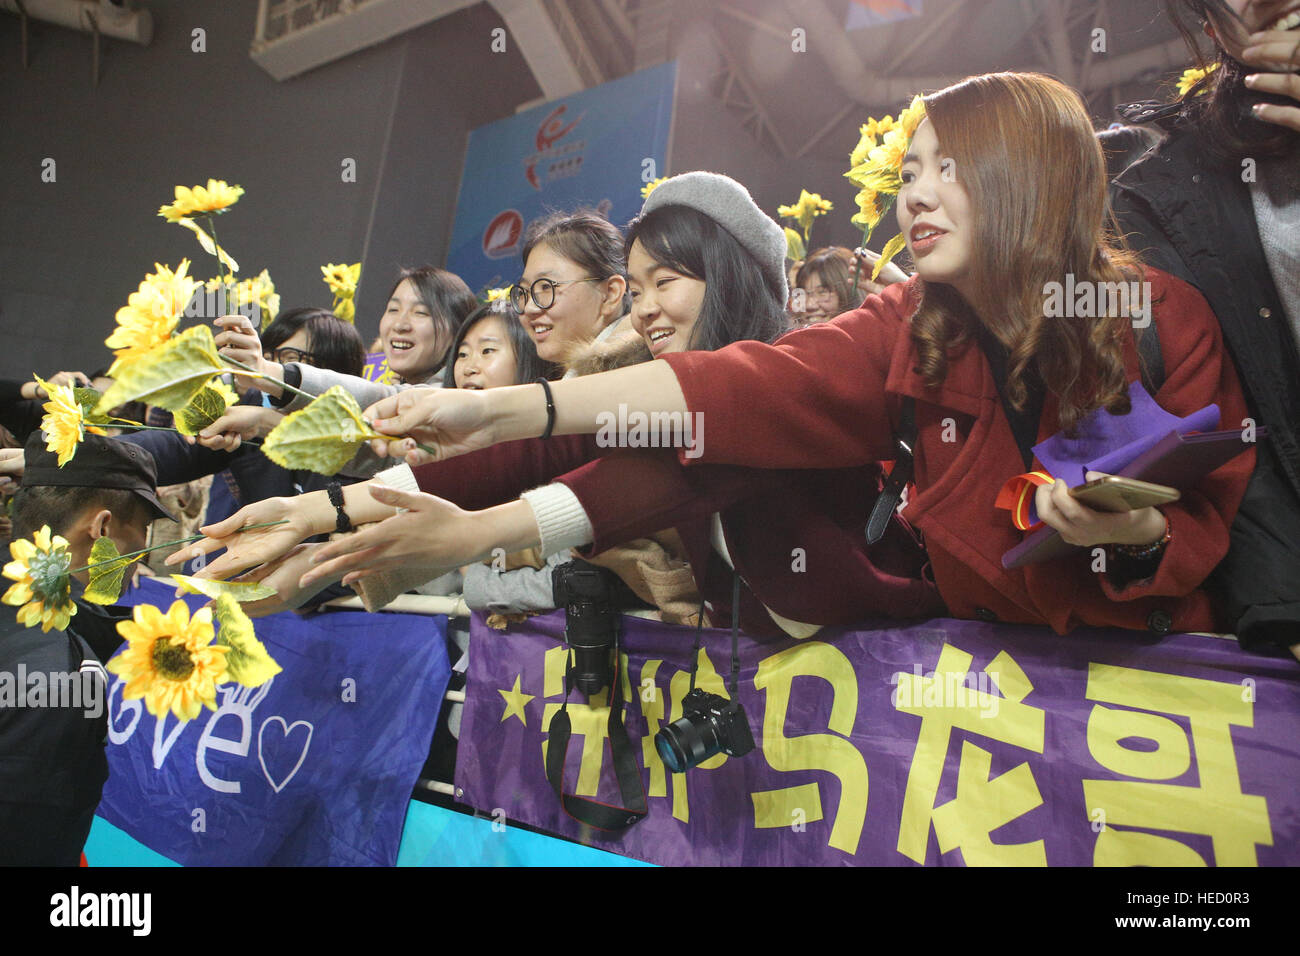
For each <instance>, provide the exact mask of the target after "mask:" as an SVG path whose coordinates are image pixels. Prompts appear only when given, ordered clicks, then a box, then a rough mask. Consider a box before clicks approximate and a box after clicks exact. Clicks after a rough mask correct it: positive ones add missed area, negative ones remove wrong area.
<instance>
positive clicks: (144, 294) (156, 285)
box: [104, 259, 198, 376]
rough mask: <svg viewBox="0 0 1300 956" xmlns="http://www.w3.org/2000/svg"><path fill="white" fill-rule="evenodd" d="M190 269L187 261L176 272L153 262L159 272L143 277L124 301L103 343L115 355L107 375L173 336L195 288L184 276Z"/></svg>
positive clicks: (192, 281)
mask: <svg viewBox="0 0 1300 956" xmlns="http://www.w3.org/2000/svg"><path fill="white" fill-rule="evenodd" d="M189 267H190V260H189V259H182V260H181V264H180V265H179V266H177V268H176V271H175V272H173V271H172V270H171V269H169V268H168V267H167V266H164V265H161V264H159V263H154V268H155V269H157V270H158V271H157V272H151V273H149V274H148V275H146V276H145V277H144V281H143V282H141V283H140V287H139V288H138V289H137V290H136V291H135V292H132V293H131V295H130V297H129V298H128V299H127V304H126V305H124V306H123V307H122V308H120V309H118V310H117V316H116V318H117V328H116V329H114V330H113V334H112V335H110V336H109V337H108V338H107V339H105V340H104V344H105V345H107V346H108V347H109V348H111V349H112V350H113V354H114V355H115V356H117V357H116V359H115V360H114V361H113V366H112V368H110V369H109V370H108V374H109V375H110V376H111V375H116V373H117V372H118V371H119V370H120V369H121V368H122V366H124V365H129V364H131V363H132V362H134V361H136V360H137V359H140V358H143V357H144V356H146V355H148V354H149V353H150V352H152V351H153V350H154V349H156V348H158V347H159V346H161V345H163V344H165V343H166V342H167V340H168V339H170V338H171V337H172V332H174V331H175V330H176V324H177V323H178V322H179V321H180V318H181V315H182V314H184V312H185V309H186V307H187V306H189V304H190V299H191V298H193V296H194V289H195V288H196V287H197V286H198V283H197V282H195V281H194V280H193V279H192V278H190V277H189V276H188V275H187V274H186V273H187V272H188V271H189Z"/></svg>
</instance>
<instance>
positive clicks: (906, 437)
mask: <svg viewBox="0 0 1300 956" xmlns="http://www.w3.org/2000/svg"><path fill="white" fill-rule="evenodd" d="M898 425H899V428H898V434H897V435H896V436H895V437H894V446H895V448H896V449H897V452H896V454H895V455H894V470H893V471H891V472H890V473H889V477H888V478H886V479H885V487H884V488H882V489H881V491H880V494H878V495H877V496H876V503H875V505H873V506H872V508H871V514H870V516H869V517H868V518H867V528H866V536H867V544H875V543H876V542H877V541H879V540H880V539H881V537H882V536H883V535H884V533H885V529H886V528H887V527H889V521H890V519H891V518H893V517H894V512H895V511H897V510H898V505H899V503H900V502H901V501H902V500H903V489H904V488H905V487H907V483H908V482H909V481H911V480H912V466H913V465H914V464H915V462H914V461H913V453H912V449H913V448H915V447H916V399H914V398H912V396H910V395H906V396H904V397H903V407H902V410H901V411H900V413H899V422H898Z"/></svg>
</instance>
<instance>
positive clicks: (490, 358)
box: [452, 315, 518, 388]
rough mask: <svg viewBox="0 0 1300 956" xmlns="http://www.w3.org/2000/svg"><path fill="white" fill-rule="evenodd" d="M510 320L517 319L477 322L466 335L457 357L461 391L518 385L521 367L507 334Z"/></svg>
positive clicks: (455, 372)
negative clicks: (517, 373) (463, 389)
mask: <svg viewBox="0 0 1300 956" xmlns="http://www.w3.org/2000/svg"><path fill="white" fill-rule="evenodd" d="M507 321H514V319H506V318H504V317H502V316H500V315H489V316H488V317H487V318H485V319H480V320H479V321H478V322H475V323H474V325H473V327H471V328H470V330H469V332H467V333H466V335H465V338H464V339H462V340H461V343H460V348H458V349H457V350H456V355H455V356H454V358H453V360H454V361H455V363H456V364H455V365H454V366H453V368H452V371H453V373H454V374H455V376H456V387H457V388H500V387H501V386H503V385H514V384H516V382H515V377H516V371H517V368H518V366H517V365H516V361H515V350H514V348H513V347H512V346H511V344H510V336H509V333H508V332H507V331H506V326H505V323H506V322H507Z"/></svg>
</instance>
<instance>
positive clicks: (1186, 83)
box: [1178, 63, 1219, 99]
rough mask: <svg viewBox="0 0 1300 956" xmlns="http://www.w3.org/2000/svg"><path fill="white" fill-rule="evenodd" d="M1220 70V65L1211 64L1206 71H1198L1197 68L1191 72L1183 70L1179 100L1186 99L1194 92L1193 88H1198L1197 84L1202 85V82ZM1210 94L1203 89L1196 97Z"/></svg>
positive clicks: (1179, 83)
mask: <svg viewBox="0 0 1300 956" xmlns="http://www.w3.org/2000/svg"><path fill="white" fill-rule="evenodd" d="M1218 68H1219V64H1217V63H1211V64H1210V65H1209V66H1208V67H1206V68H1205V69H1204V70H1202V69H1198V68H1197V67H1192V68H1191V69H1190V70H1183V75H1182V76H1181V77H1179V78H1178V98H1179V99H1182V98H1183V97H1185V96H1186V95H1187V94H1188V93H1190V92H1191V91H1192V87H1194V86H1196V84H1198V83H1200V82H1201V80H1203V79H1205V78H1206V77H1207V76H1209V75H1210V74H1211V73H1213V72H1214V71H1215V70H1217V69H1218ZM1208 92H1209V90H1206V89H1202V90H1198V91H1197V93H1196V95H1197V96H1204V95H1205V94H1206V93H1208Z"/></svg>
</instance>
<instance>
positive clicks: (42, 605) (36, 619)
mask: <svg viewBox="0 0 1300 956" xmlns="http://www.w3.org/2000/svg"><path fill="white" fill-rule="evenodd" d="M9 554H10V556H11V557H12V558H13V560H12V561H10V562H9V563H8V564H6V565H5V566H4V571H3V574H4V576H5V577H7V578H8V579H9V580H11V581H16V582H18V583H17V584H14V585H13V586H11V587H10V588H9V590H8V591H6V592H5V593H4V597H2V598H0V601H4V603H5V604H10V605H15V606H17V605H21V607H19V608H18V615H17V617H18V623H19V624H22V625H24V626H25V627H35V626H36V625H37V624H39V625H40V626H41V630H42V631H49V630H50V629H51V628H57V629H58V630H60V631H61V630H63V629H64V628H66V627H67V626H68V620H69V619H70V618H71V617H72V615H74V614H76V613H77V605H76V604H74V603H73V601H72V586H71V576H70V575H69V574H68V568H69V567H71V564H72V557H71V556H70V555H69V554H68V542H67V540H66V539H64V538H62V537H60V536H59V535H56V534H52V533H51V532H50V526H49V525H43V526H42V527H41V530H40V531H37V532H36V533H35V534H34V535H32V540H31V541H28V540H27V539H26V538H20V539H19V540H17V541H13V542H10V544H9Z"/></svg>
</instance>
